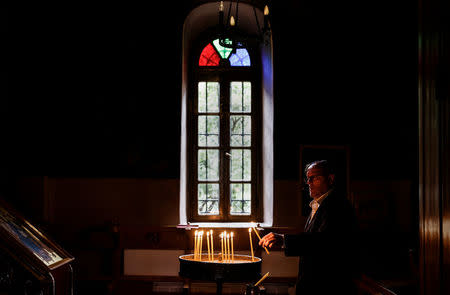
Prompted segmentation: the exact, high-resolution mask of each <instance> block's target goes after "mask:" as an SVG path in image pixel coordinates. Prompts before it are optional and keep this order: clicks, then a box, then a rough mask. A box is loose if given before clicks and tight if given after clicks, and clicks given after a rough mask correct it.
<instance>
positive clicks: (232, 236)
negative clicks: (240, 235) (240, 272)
mask: <svg viewBox="0 0 450 295" xmlns="http://www.w3.org/2000/svg"><path fill="white" fill-rule="evenodd" d="M233 239H234V234H233V232H231V261H233V262H234V247H233Z"/></svg>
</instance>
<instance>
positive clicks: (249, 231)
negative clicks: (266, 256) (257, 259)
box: [248, 227, 254, 261]
mask: <svg viewBox="0 0 450 295" xmlns="http://www.w3.org/2000/svg"><path fill="white" fill-rule="evenodd" d="M248 236H249V238H250V250H251V252H252V261H253V260H254V256H253V243H252V228H251V227H250V228H249V229H248Z"/></svg>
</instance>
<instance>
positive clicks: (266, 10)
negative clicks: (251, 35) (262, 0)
mask: <svg viewBox="0 0 450 295" xmlns="http://www.w3.org/2000/svg"><path fill="white" fill-rule="evenodd" d="M268 28H269V7H268V6H267V5H266V6H264V28H263V29H264V30H267V29H268Z"/></svg>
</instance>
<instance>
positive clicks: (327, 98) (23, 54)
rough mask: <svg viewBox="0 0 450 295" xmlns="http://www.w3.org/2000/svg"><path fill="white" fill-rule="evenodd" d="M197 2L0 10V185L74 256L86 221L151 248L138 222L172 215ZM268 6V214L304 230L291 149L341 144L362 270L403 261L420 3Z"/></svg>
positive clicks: (413, 238) (409, 218) (413, 234)
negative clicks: (189, 27) (358, 221)
mask: <svg viewBox="0 0 450 295" xmlns="http://www.w3.org/2000/svg"><path fill="white" fill-rule="evenodd" d="M204 2H206V1H197V0H191V1H175V2H174V1H159V2H157V1H151V4H145V5H136V6H134V5H131V4H121V5H113V4H112V3H102V4H89V5H87V4H86V5H78V6H77V5H72V4H59V5H51V6H50V5H48V6H44V5H38V6H34V7H31V6H27V7H21V8H14V9H12V8H2V9H0V19H1V40H2V41H3V42H2V45H4V46H3V47H4V48H6V51H7V53H6V54H5V55H4V56H3V58H2V64H1V69H0V71H1V75H0V79H1V80H0V82H1V87H0V91H1V92H0V95H1V97H0V117H1V119H0V120H1V121H0V123H1V124H0V131H1V132H0V136H1V139H0V140H1V144H0V194H2V196H4V197H5V198H6V199H7V200H9V201H10V202H11V203H13V205H15V206H16V207H17V208H18V209H19V211H22V212H25V213H26V214H25V215H26V216H27V217H32V220H38V221H42V222H41V225H43V226H46V227H48V228H49V229H51V232H52V234H53V236H54V237H56V238H57V240H58V241H59V242H60V243H61V244H62V245H63V246H64V247H66V248H67V249H68V250H69V251H70V252H71V253H73V254H74V255H75V256H76V258H77V261H81V262H82V261H83V257H84V256H83V255H85V253H83V251H82V250H80V249H85V248H83V247H87V246H85V245H84V244H83V243H87V242H86V241H84V240H82V239H79V237H80V236H79V235H78V234H79V233H80V232H83V231H85V230H86V229H87V230H89V229H90V228H91V227H92V226H93V225H95V226H96V225H98V224H102V223H110V222H111V220H119V219H120V223H121V226H122V228H124V227H126V226H127V225H128V226H130V228H131V229H132V230H131V231H130V232H131V234H130V233H128V234H129V237H130V240H132V241H140V242H139V243H138V242H136V243H135V244H133V243H132V246H131V247H137V248H148V247H153V246H154V245H153V244H151V243H148V240H146V239H147V238H144V236H145V237H147V233H148V229H147V228H145V230H142V232H144V234H142V236H141V234H140V233H141V232H139V233H136V232H134V227H135V225H136V224H138V225H140V226H143V227H148V226H153V227H163V226H165V225H167V224H171V225H174V224H176V223H177V221H178V207H177V206H178V198H179V191H178V188H179V182H178V179H179V177H180V135H181V134H180V126H181V122H180V120H181V71H182V65H181V62H182V60H181V56H182V55H181V54H182V37H183V31H182V29H183V22H184V20H185V18H186V16H187V15H188V13H189V11H191V10H192V9H193V8H194V7H195V6H196V5H199V4H201V3H204ZM258 3H259V2H258ZM269 4H270V11H271V15H270V18H271V25H272V30H273V47H272V48H273V68H274V110H275V114H274V178H275V182H274V199H275V200H274V215H275V216H274V220H275V222H274V226H286V227H292V228H299V227H300V228H301V226H300V224H301V222H302V219H301V218H302V217H304V216H301V214H300V213H299V210H298V208H301V205H302V203H301V202H299V200H300V197H299V195H298V189H299V186H298V185H299V183H298V180H299V178H300V173H299V171H300V167H299V166H300V146H301V145H345V146H347V147H348V148H349V150H350V162H349V167H348V168H349V169H350V179H351V180H352V186H353V187H352V189H353V190H354V191H356V192H357V194H359V195H358V196H360V197H361V199H362V200H363V201H364V200H366V203H365V204H362V205H365V206H366V207H364V209H365V210H366V211H362V212H363V213H361V214H362V217H363V218H365V219H364V220H365V222H366V224H365V226H366V232H365V234H366V237H367V239H366V240H365V242H366V246H367V247H366V248H365V251H366V253H365V260H364V263H365V268H366V270H367V271H368V272H369V273H370V274H373V275H374V276H375V277H376V276H379V277H386V276H391V275H392V273H395V272H396V271H398V273H402V274H403V273H407V272H408V270H407V271H405V269H409V264H408V259H409V257H408V255H409V253H410V252H408V251H409V250H410V249H412V250H417V249H418V237H417V236H418V226H417V223H418V217H417V216H418V180H417V179H418V158H419V157H418V126H419V124H418V98H417V96H418V82H417V76H418V64H417V61H418V49H417V44H418V40H417V38H418V37H417V36H418V16H417V6H418V5H417V2H416V1H407V0H396V1H387V0H383V1H355V0H351V1H330V0H326V1H297V0H283V1H269ZM261 8H262V5H261ZM192 58H194V59H197V58H198V57H192ZM27 176H33V177H38V178H37V180H36V178H33V179H32V180H31V181H30V180H29V179H26V177H27ZM40 176H48V179H46V180H42V179H41V178H39V177H40ZM66 178H67V179H66ZM134 178H136V179H140V180H142V182H138V181H137V182H134V181H133V179H134ZM23 179H26V180H23ZM124 179H125V180H124ZM45 181H47V183H48V185H47V184H45V183H46V182H45ZM43 183H44V184H43ZM45 185H47V186H48V189H47V190H48V191H47V192H45V190H44V189H42V188H43V187H45ZM24 191H25V193H24ZM42 191H44V192H45V193H42ZM55 196H56V197H55ZM364 198H365V199H364ZM303 203H304V200H303ZM48 204H51V206H50V209H52V210H53V211H52V210H50V209H48V208H47V207H46V206H48ZM303 205H304V204H303ZM52 206H53V207H52ZM46 208H47V209H46ZM360 209H361V208H360ZM45 210H47V211H45ZM45 214H47V215H45ZM46 223H47V224H46ZM48 223H50V224H48ZM124 232H125V234H127V232H126V230H124ZM137 232H138V231H137ZM141 241H144V242H141ZM386 241H388V242H387V243H386ZM81 244H83V245H82V246H80V245H81ZM394 246H395V247H394ZM77 247H78V248H77ZM155 247H163V246H155ZM170 247H176V246H174V245H170ZM93 248H95V247H93ZM96 249H97V250H98V251H99V252H100V253H102V252H104V251H103V249H102V248H101V247H97V248H96ZM97 250H96V251H97ZM414 254H417V252H414ZM85 256H86V257H89V256H87V255H85ZM86 261H89V260H88V259H87V260H86ZM109 261H111V260H109ZM80 265H81V263H80ZM78 267H79V268H78ZM85 267H86V268H85V269H83V265H81V266H76V267H75V272H76V273H77V272H78V273H83V271H85V270H86V269H89V268H92V265H91V264H89V263H87V264H86V265H85ZM106 268H108V267H106ZM398 273H395V274H393V275H392V276H398ZM87 285H89V284H87Z"/></svg>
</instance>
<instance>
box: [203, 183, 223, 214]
mask: <svg viewBox="0 0 450 295" xmlns="http://www.w3.org/2000/svg"><path fill="white" fill-rule="evenodd" d="M219 195H220V194H219V184H218V183H199V184H198V214H200V215H217V214H219Z"/></svg>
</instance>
